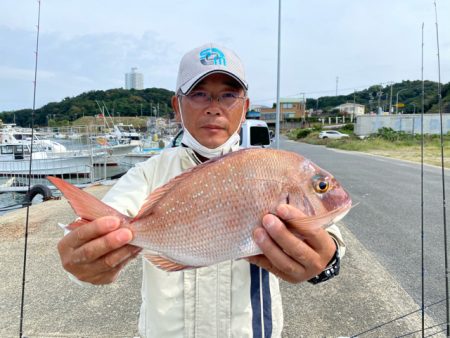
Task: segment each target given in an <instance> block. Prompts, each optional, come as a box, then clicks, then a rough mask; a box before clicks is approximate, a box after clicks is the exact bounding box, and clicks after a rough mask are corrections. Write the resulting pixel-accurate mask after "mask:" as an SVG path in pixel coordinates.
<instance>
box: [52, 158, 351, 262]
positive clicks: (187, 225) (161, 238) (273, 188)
mask: <svg viewBox="0 0 450 338" xmlns="http://www.w3.org/2000/svg"><path fill="white" fill-rule="evenodd" d="M49 180H51V181H52V182H54V183H55V185H57V187H58V188H59V189H60V190H61V191H62V192H63V194H65V193H64V190H65V189H67V188H66V187H65V186H62V187H60V185H61V183H60V182H59V181H62V180H58V179H55V178H49ZM64 183H65V182H64ZM65 184H67V185H68V183H65ZM65 196H66V194H65ZM66 197H67V196H66ZM68 199H69V201H70V200H71V199H72V200H73V199H74V197H73V196H72V195H70V196H69V197H68ZM75 199H76V198H75ZM92 203H93V202H92V201H90V202H89V203H86V204H92ZM99 203H102V202H99ZM280 203H289V204H293V205H294V206H295V207H297V208H299V209H300V210H301V211H302V212H303V213H304V214H305V218H304V220H303V219H302V220H301V222H304V224H310V225H311V224H312V225H318V226H326V225H329V224H331V223H332V222H334V221H336V220H338V219H340V218H342V217H343V216H344V215H345V214H346V213H347V212H348V210H349V209H350V207H351V199H350V197H349V196H348V194H347V193H346V192H345V190H344V189H343V188H342V187H341V186H340V184H339V183H338V182H337V181H336V180H335V179H334V178H333V176H332V175H331V174H329V173H328V172H326V171H324V170H322V169H321V168H319V167H318V166H317V165H315V164H314V163H312V162H311V161H309V160H307V159H305V158H303V157H302V156H300V155H298V154H295V153H292V152H287V151H281V150H273V149H245V150H240V151H238V152H234V153H231V154H228V155H225V156H223V157H221V158H218V159H215V160H211V161H208V162H205V163H203V164H201V165H199V166H196V167H194V168H193V169H191V170H190V171H187V172H185V173H183V174H181V175H180V176H178V177H176V178H174V179H173V180H171V181H169V182H168V183H167V184H166V185H164V186H162V187H161V188H158V189H157V190H155V191H154V192H153V193H152V194H150V196H149V197H148V199H147V202H146V203H144V205H143V206H142V208H141V211H139V213H138V215H137V216H136V218H135V219H133V220H128V221H126V222H124V224H123V226H124V227H128V228H130V229H131V230H132V232H133V240H132V244H134V245H137V246H140V247H142V248H144V249H148V250H150V251H151V252H152V253H154V254H156V255H158V256H159V257H162V261H161V260H160V261H156V260H152V262H154V263H155V264H156V265H157V266H159V267H161V268H163V269H166V270H170V271H172V270H180V269H183V268H186V267H200V266H207V265H211V264H216V263H219V262H221V261H226V260H231V259H238V258H242V257H248V256H252V255H256V254H258V253H260V250H259V248H258V246H257V245H256V243H255V242H254V241H253V239H252V233H253V230H254V228H255V227H257V226H259V225H260V224H261V221H262V217H263V216H264V215H265V214H267V213H274V212H275V209H276V207H277V206H278V205H279V204H280ZM71 204H72V207H74V209H75V211H76V212H77V208H78V209H82V210H80V211H82V212H83V213H84V214H86V211H85V210H84V209H83V208H86V207H81V206H78V205H77V203H73V202H71ZM92 208H93V207H92ZM99 209H100V207H98V208H97V214H98V210H99ZM77 213H78V212H77ZM97 214H96V215H97ZM107 214H111V211H110V210H109V211H108V213H107ZM121 216H122V217H124V216H123V215H121ZM154 257H155V256H153V258H154ZM167 263H170V264H172V263H175V266H170V264H169V266H168V265H167Z"/></svg>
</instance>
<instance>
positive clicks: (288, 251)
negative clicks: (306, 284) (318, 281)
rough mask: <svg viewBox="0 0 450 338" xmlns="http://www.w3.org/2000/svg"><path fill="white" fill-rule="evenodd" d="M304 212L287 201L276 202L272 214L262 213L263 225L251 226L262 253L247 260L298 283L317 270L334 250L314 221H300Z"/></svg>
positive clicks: (321, 268) (309, 277) (326, 262)
mask: <svg viewBox="0 0 450 338" xmlns="http://www.w3.org/2000/svg"><path fill="white" fill-rule="evenodd" d="M304 218H305V215H304V214H303V213H302V212H301V211H300V210H298V209H296V208H294V207H293V206H291V205H287V204H282V205H279V206H278V208H277V210H276V216H275V215H272V214H268V215H265V216H264V217H263V220H262V224H263V227H258V228H256V229H255V230H254V232H253V236H254V239H255V242H256V243H257V244H258V246H259V247H260V248H261V250H262V252H263V254H262V255H258V256H253V257H249V258H248V259H247V260H248V261H249V262H250V263H253V264H256V265H259V266H260V267H262V268H264V269H266V270H268V271H270V272H272V273H273V274H275V275H277V276H278V277H280V278H282V279H284V280H286V281H288V282H291V283H298V282H302V281H305V280H309V279H311V278H312V277H314V276H316V275H318V274H320V273H321V272H322V271H323V270H324V269H325V268H326V266H327V264H328V262H329V261H330V259H331V258H332V257H333V255H334V253H335V251H336V244H335V242H334V240H333V239H332V238H331V236H330V235H329V234H328V233H327V231H326V230H324V229H323V228H322V227H320V226H318V225H301V223H300V222H299V221H300V220H301V219H304Z"/></svg>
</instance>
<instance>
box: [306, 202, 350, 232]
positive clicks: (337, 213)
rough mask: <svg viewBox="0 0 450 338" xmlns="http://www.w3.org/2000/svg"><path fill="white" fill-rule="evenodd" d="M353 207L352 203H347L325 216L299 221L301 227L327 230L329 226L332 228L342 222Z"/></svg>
mask: <svg viewBox="0 0 450 338" xmlns="http://www.w3.org/2000/svg"><path fill="white" fill-rule="evenodd" d="M351 206H352V201H351V200H350V201H348V202H347V203H345V204H344V205H343V206H341V207H340V208H338V209H336V210H333V211H331V212H328V213H326V214H324V215H320V216H313V217H309V218H305V219H303V220H300V221H299V224H301V225H308V226H311V225H313V226H314V225H318V226H321V227H322V228H324V229H326V228H328V227H329V226H331V225H332V224H335V223H336V222H339V221H340V220H342V219H343V218H344V217H345V215H347V214H348V212H349V211H350V209H351Z"/></svg>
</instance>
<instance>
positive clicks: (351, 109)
mask: <svg viewBox="0 0 450 338" xmlns="http://www.w3.org/2000/svg"><path fill="white" fill-rule="evenodd" d="M365 108H366V107H365V106H364V105H363V104H359V103H348V102H347V103H343V104H341V105H339V106H337V107H335V108H334V109H337V110H339V111H340V112H341V113H347V115H353V116H359V115H364V113H365Z"/></svg>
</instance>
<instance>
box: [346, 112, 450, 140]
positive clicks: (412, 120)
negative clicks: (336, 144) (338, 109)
mask: <svg viewBox="0 0 450 338" xmlns="http://www.w3.org/2000/svg"><path fill="white" fill-rule="evenodd" d="M423 118H424V120H423V121H424V122H423V131H424V134H439V133H440V131H441V122H440V116H439V114H425V115H424V117H423ZM383 127H386V128H392V129H394V130H396V131H404V132H407V133H411V134H420V132H421V115H420V114H415V115H363V116H358V117H357V119H356V125H355V134H356V135H364V136H366V135H370V134H375V133H376V132H377V131H378V129H380V128H383ZM449 131H450V114H443V132H444V134H446V133H447V132H449Z"/></svg>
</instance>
